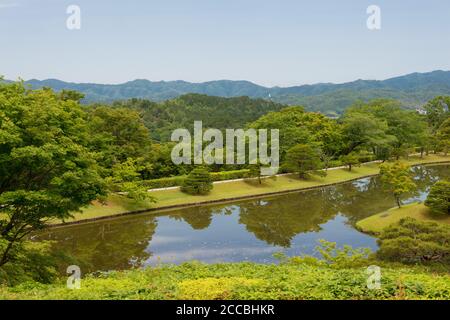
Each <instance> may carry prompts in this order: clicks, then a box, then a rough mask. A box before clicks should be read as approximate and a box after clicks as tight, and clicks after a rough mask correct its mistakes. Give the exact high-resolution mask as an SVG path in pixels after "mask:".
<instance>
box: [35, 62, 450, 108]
mask: <svg viewBox="0 0 450 320" xmlns="http://www.w3.org/2000/svg"><path fill="white" fill-rule="evenodd" d="M26 83H27V84H30V85H31V86H32V87H33V88H41V87H51V88H53V89H54V90H57V91H59V90H62V89H69V90H76V91H79V92H82V93H84V94H85V99H84V101H83V102H85V103H91V102H106V103H109V102H112V101H115V100H126V99H130V98H144V99H149V100H152V101H156V102H158V101H164V100H168V99H172V98H176V97H179V96H181V95H184V94H187V93H198V94H205V95H210V96H219V97H239V96H248V97H250V98H263V99H267V100H273V101H274V102H279V103H283V104H289V105H303V106H305V107H306V109H308V110H313V111H321V112H323V113H326V114H329V115H333V114H340V113H342V111H343V110H344V109H345V108H346V107H347V106H349V105H351V104H352V103H354V102H355V101H358V100H363V101H368V100H371V99H375V98H393V99H398V100H399V101H401V102H402V104H403V105H404V107H406V108H416V107H419V106H421V105H422V104H424V103H425V102H426V101H428V100H430V99H432V98H433V97H435V96H437V95H450V71H441V70H438V71H432V72H427V73H411V74H408V75H404V76H399V77H395V78H390V79H387V80H356V81H352V82H346V83H341V84H333V83H318V84H312V85H301V86H292V87H264V86H260V85H257V84H255V83H252V82H249V81H233V80H218V81H209V82H203V83H191V82H186V81H181V80H178V81H157V82H155V81H149V80H142V79H138V80H133V81H129V82H125V83H122V84H95V83H72V82H64V81H61V80H57V79H47V80H36V79H32V80H28V81H26Z"/></svg>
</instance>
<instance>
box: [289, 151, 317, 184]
mask: <svg viewBox="0 0 450 320" xmlns="http://www.w3.org/2000/svg"><path fill="white" fill-rule="evenodd" d="M320 153H321V151H320V149H319V148H317V147H315V146H312V145H310V144H298V145H296V146H294V147H292V148H291V149H289V151H288V153H287V156H286V166H287V167H288V168H289V169H290V170H292V171H293V172H297V173H298V174H299V176H300V178H302V179H305V178H307V177H308V176H309V175H311V174H314V175H320V176H324V175H326V172H325V171H322V170H320V168H321V164H322V162H321V160H320Z"/></svg>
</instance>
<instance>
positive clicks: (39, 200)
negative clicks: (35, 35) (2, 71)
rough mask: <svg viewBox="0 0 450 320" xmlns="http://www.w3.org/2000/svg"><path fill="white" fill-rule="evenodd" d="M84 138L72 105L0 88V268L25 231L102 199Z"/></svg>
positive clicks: (79, 113) (44, 92)
mask: <svg viewBox="0 0 450 320" xmlns="http://www.w3.org/2000/svg"><path fill="white" fill-rule="evenodd" d="M89 136H90V134H89V130H88V125H87V123H86V114H85V113H84V112H83V110H82V109H81V107H80V106H79V105H78V103H77V102H76V101H74V100H72V99H64V97H62V96H61V95H58V94H55V93H54V92H53V91H51V90H49V89H41V90H29V89H26V88H25V87H24V86H23V84H22V83H13V84H7V85H5V84H0V177H1V179H0V241H1V242H2V245H0V266H2V265H4V264H5V263H7V262H9V261H11V260H14V257H15V256H17V254H18V252H19V251H20V249H22V240H23V239H24V238H25V237H26V236H27V235H28V234H29V233H30V232H32V231H34V230H37V229H40V228H42V227H44V225H45V223H46V222H47V221H49V220H51V219H66V218H68V217H70V216H71V213H72V212H74V211H77V210H79V209H80V208H81V207H83V206H85V205H88V204H89V203H90V202H91V201H92V200H94V199H96V198H98V197H99V196H102V195H105V193H106V187H105V183H104V181H103V179H102V178H101V177H100V175H99V166H98V165H97V163H96V161H95V153H93V152H91V151H90V150H89V148H88V145H89V138H90V137H89Z"/></svg>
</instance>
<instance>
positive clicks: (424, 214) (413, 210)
mask: <svg viewBox="0 0 450 320" xmlns="http://www.w3.org/2000/svg"><path fill="white" fill-rule="evenodd" d="M406 217H410V218H414V219H416V220H420V221H432V222H438V223H446V224H450V216H445V215H444V216H439V215H435V214H432V213H431V212H430V209H429V208H427V207H426V206H425V205H424V204H422V203H413V204H409V205H405V206H403V207H401V208H392V209H390V210H387V211H385V212H382V213H379V214H376V215H373V216H370V217H368V218H365V219H363V220H361V221H358V222H357V223H356V226H357V227H358V229H360V230H361V231H363V232H367V233H378V232H380V231H382V230H383V229H384V228H386V227H388V226H389V225H391V224H393V223H396V222H398V221H400V219H402V218H406Z"/></svg>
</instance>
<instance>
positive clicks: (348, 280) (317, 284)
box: [0, 259, 450, 300]
mask: <svg viewBox="0 0 450 320" xmlns="http://www.w3.org/2000/svg"><path fill="white" fill-rule="evenodd" d="M370 263H372V262H371V261H367V264H366V265H360V264H359V262H358V263H357V264H356V265H355V266H354V267H342V268H336V267H333V266H332V265H328V264H317V260H316V259H309V260H307V259H304V260H303V261H301V262H290V263H282V264H278V265H276V264H257V263H250V262H243V263H220V264H202V263H198V262H191V263H183V264H181V265H163V266H158V267H149V268H146V269H144V270H131V271H122V272H109V273H106V274H99V275H97V276H93V275H87V276H84V277H83V279H82V281H81V289H79V290H69V289H67V288H66V284H65V280H62V281H61V282H58V283H55V284H52V285H42V284H36V283H24V284H22V285H19V286H16V287H13V288H6V287H0V299H73V300H75V299H91V300H93V299H108V300H119V299H121V300H125V299H126V300H135V299H138V300H156V299H158V300H168V299H170V300H172V299H237V300H248V299H250V300H254V299H257V300H273V299H283V300H308V299H311V300H318V299H319V300H320V299H336V300H344V299H345V300H355V299H363V300H368V299H393V300H398V299H449V298H450V296H449V292H450V278H449V275H448V274H430V273H429V272H428V271H427V270H425V269H424V268H419V267H408V268H406V267H399V266H395V265H389V264H387V263H384V265H383V266H382V277H381V287H380V289H377V290H373V289H369V288H368V287H367V280H368V274H367V267H368V266H369V265H370Z"/></svg>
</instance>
